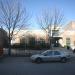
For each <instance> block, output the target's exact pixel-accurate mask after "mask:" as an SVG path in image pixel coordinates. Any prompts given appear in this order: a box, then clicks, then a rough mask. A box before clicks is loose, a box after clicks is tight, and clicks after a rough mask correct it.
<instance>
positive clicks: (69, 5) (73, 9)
mask: <svg viewBox="0 0 75 75" xmlns="http://www.w3.org/2000/svg"><path fill="white" fill-rule="evenodd" d="M23 5H24V6H25V7H26V8H27V11H28V12H29V13H30V14H31V16H32V19H31V28H32V29H37V28H39V26H38V25H37V23H36V16H37V15H39V14H40V12H41V11H42V9H46V8H47V9H52V8H55V7H56V8H58V9H60V10H61V9H63V13H64V17H65V21H66V23H68V22H69V21H71V20H73V21H74V20H75V0H23Z"/></svg>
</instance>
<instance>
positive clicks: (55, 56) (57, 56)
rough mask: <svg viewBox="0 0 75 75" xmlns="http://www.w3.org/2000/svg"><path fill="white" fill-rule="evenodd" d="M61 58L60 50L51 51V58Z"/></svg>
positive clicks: (56, 59)
mask: <svg viewBox="0 0 75 75" xmlns="http://www.w3.org/2000/svg"><path fill="white" fill-rule="evenodd" d="M60 58H61V52H60V51H53V60H54V61H58V60H60Z"/></svg>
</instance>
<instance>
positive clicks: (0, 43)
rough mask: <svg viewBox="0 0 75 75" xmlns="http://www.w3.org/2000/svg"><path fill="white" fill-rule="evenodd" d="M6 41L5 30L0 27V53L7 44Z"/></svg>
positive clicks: (0, 53)
mask: <svg viewBox="0 0 75 75" xmlns="http://www.w3.org/2000/svg"><path fill="white" fill-rule="evenodd" d="M7 43H8V36H7V32H6V31H5V30H4V29H3V28H0V55H2V54H3V48H4V47H5V46H6V45H7Z"/></svg>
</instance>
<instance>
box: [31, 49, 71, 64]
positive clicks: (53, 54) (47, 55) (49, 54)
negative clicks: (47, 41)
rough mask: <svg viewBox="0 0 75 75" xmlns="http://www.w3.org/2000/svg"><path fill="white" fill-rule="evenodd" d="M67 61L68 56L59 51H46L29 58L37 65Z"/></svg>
mask: <svg viewBox="0 0 75 75" xmlns="http://www.w3.org/2000/svg"><path fill="white" fill-rule="evenodd" d="M68 59H70V55H69V54H68V53H66V52H64V51H60V50H47V51H44V52H42V53H41V54H36V55H32V56H31V60H32V61H33V62H37V63H40V62H42V61H61V62H67V60H68Z"/></svg>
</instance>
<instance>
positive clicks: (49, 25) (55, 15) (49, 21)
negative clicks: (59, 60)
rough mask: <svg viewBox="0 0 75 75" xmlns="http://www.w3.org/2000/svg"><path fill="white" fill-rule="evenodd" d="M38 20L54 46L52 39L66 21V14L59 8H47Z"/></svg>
mask: <svg viewBox="0 0 75 75" xmlns="http://www.w3.org/2000/svg"><path fill="white" fill-rule="evenodd" d="M37 20H38V24H39V25H40V27H41V28H42V29H43V30H44V31H45V32H46V33H47V35H48V37H49V41H50V46H51V48H52V39H53V37H54V36H55V35H56V34H57V33H56V31H59V29H60V27H61V26H62V24H63V22H64V15H63V14H62V12H61V11H59V10H57V9H54V10H51V11H49V10H45V11H43V13H42V15H41V16H40V17H38V19H37Z"/></svg>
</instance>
